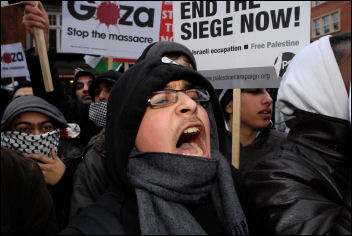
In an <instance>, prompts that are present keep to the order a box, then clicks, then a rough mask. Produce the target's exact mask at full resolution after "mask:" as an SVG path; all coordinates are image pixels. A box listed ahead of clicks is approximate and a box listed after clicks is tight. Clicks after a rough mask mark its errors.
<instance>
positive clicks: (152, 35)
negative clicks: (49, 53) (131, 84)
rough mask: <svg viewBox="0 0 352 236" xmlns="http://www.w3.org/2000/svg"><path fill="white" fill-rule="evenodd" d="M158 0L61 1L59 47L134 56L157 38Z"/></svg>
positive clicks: (105, 54) (72, 51)
mask: <svg viewBox="0 0 352 236" xmlns="http://www.w3.org/2000/svg"><path fill="white" fill-rule="evenodd" d="M161 4H162V2H161V1H111V2H110V1H95V2H88V1H64V2H63V4H62V34H61V35H62V36H61V37H62V38H61V50H62V51H63V52H70V53H82V54H93V55H102V56H113V57H118V58H126V59H137V58H138V57H139V56H140V55H141V53H142V51H143V50H144V49H145V48H146V47H147V46H148V45H149V44H151V43H153V42H158V41H159V31H160V16H161Z"/></svg>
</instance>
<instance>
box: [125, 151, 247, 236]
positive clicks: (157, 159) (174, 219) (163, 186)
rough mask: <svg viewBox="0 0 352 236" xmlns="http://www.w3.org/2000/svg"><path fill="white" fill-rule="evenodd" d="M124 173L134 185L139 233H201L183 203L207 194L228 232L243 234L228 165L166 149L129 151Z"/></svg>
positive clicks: (218, 158)
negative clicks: (143, 151) (161, 150)
mask: <svg viewBox="0 0 352 236" xmlns="http://www.w3.org/2000/svg"><path fill="white" fill-rule="evenodd" d="M128 177H129V180H130V182H131V184H132V185H133V186H135V188H136V195H137V201H138V213H139V221H140V227H141V233H142V234H154V235H157V234H159V235H165V234H183V235H191V234H206V232H205V231H204V230H203V229H202V227H201V226H200V225H199V224H198V222H197V221H196V220H195V219H194V218H193V216H192V215H191V214H190V213H189V211H188V210H187V208H186V207H185V206H184V204H192V205H196V204H198V203H200V202H201V201H202V200H203V199H204V197H206V196H208V195H209V194H211V197H212V200H213V203H214V206H215V209H216V211H217V215H218V218H219V219H220V221H221V222H222V225H223V227H224V229H225V230H226V232H227V233H228V234H248V229H247V225H246V220H245V217H244V214H243V212H242V208H241V206H240V204H239V201H238V198H237V194H236V191H235V189H234V185H233V181H232V176H231V170H230V166H229V163H228V162H227V161H226V160H225V158H224V157H222V156H221V154H218V155H214V154H213V155H212V158H211V159H206V158H201V157H195V156H184V155H178V154H169V153H137V152H133V153H132V154H131V155H130V157H129V161H128Z"/></svg>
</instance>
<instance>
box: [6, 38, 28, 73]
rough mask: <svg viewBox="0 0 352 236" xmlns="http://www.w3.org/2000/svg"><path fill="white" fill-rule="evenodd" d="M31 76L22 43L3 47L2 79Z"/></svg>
mask: <svg viewBox="0 0 352 236" xmlns="http://www.w3.org/2000/svg"><path fill="white" fill-rule="evenodd" d="M22 76H25V77H27V76H29V72H28V67H27V62H26V56H25V54H24V52H23V47H22V43H14V44H4V45H1V78H10V77H22Z"/></svg>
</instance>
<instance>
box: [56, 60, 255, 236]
mask: <svg viewBox="0 0 352 236" xmlns="http://www.w3.org/2000/svg"><path fill="white" fill-rule="evenodd" d="M136 95H138V96H136ZM205 107H208V108H207V109H206V108H205ZM221 114H222V113H221V110H220V106H219V102H218V100H217V97H216V93H215V91H214V89H213V87H212V86H211V84H210V83H209V82H208V81H207V80H206V79H205V78H204V77H203V76H201V75H200V74H199V73H197V72H196V71H194V70H191V69H189V68H186V67H184V66H180V65H178V63H175V62H173V61H172V60H167V58H166V59H165V58H164V59H160V57H154V58H153V57H151V58H148V59H144V60H142V61H140V62H138V63H137V64H136V65H134V66H133V67H132V68H131V69H129V70H128V71H127V72H125V73H124V75H122V77H121V79H120V81H119V82H118V83H117V84H115V86H114V88H113V90H112V92H111V96H110V97H109V101H108V113H107V123H106V136H105V137H106V140H105V143H106V158H107V171H108V172H107V173H108V176H109V180H110V185H109V189H108V191H106V193H105V194H104V195H103V196H102V197H101V198H99V200H98V201H97V202H96V203H95V204H93V205H90V206H89V207H87V208H86V209H85V210H83V211H82V212H81V214H80V215H79V216H78V217H77V218H76V219H75V220H73V221H72V224H71V225H70V226H69V227H68V228H67V229H66V231H64V232H62V233H69V234H70V233H83V234H92V233H97V234H119V233H127V234H205V233H209V234H246V233H248V232H247V227H246V221H245V218H244V216H243V213H242V210H241V207H240V205H239V202H238V199H237V197H236V191H235V188H234V185H233V182H232V175H231V170H230V164H229V163H228V162H227V161H226V159H225V158H224V157H223V156H222V154H221V152H222V153H225V147H224V146H223V142H224V137H223V132H224V123H223V116H222V115H221ZM210 117H211V118H210ZM212 121H215V122H214V123H212ZM210 132H215V133H213V135H215V136H218V139H217V140H215V139H214V140H212V141H213V142H212V143H211V144H210V140H211V139H210Z"/></svg>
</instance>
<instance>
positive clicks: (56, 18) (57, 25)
mask: <svg viewBox="0 0 352 236" xmlns="http://www.w3.org/2000/svg"><path fill="white" fill-rule="evenodd" d="M48 17H49V43H50V47H55V48H56V51H57V52H60V51H61V50H60V49H61V45H60V44H61V24H62V15H61V13H49V12H48Z"/></svg>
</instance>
